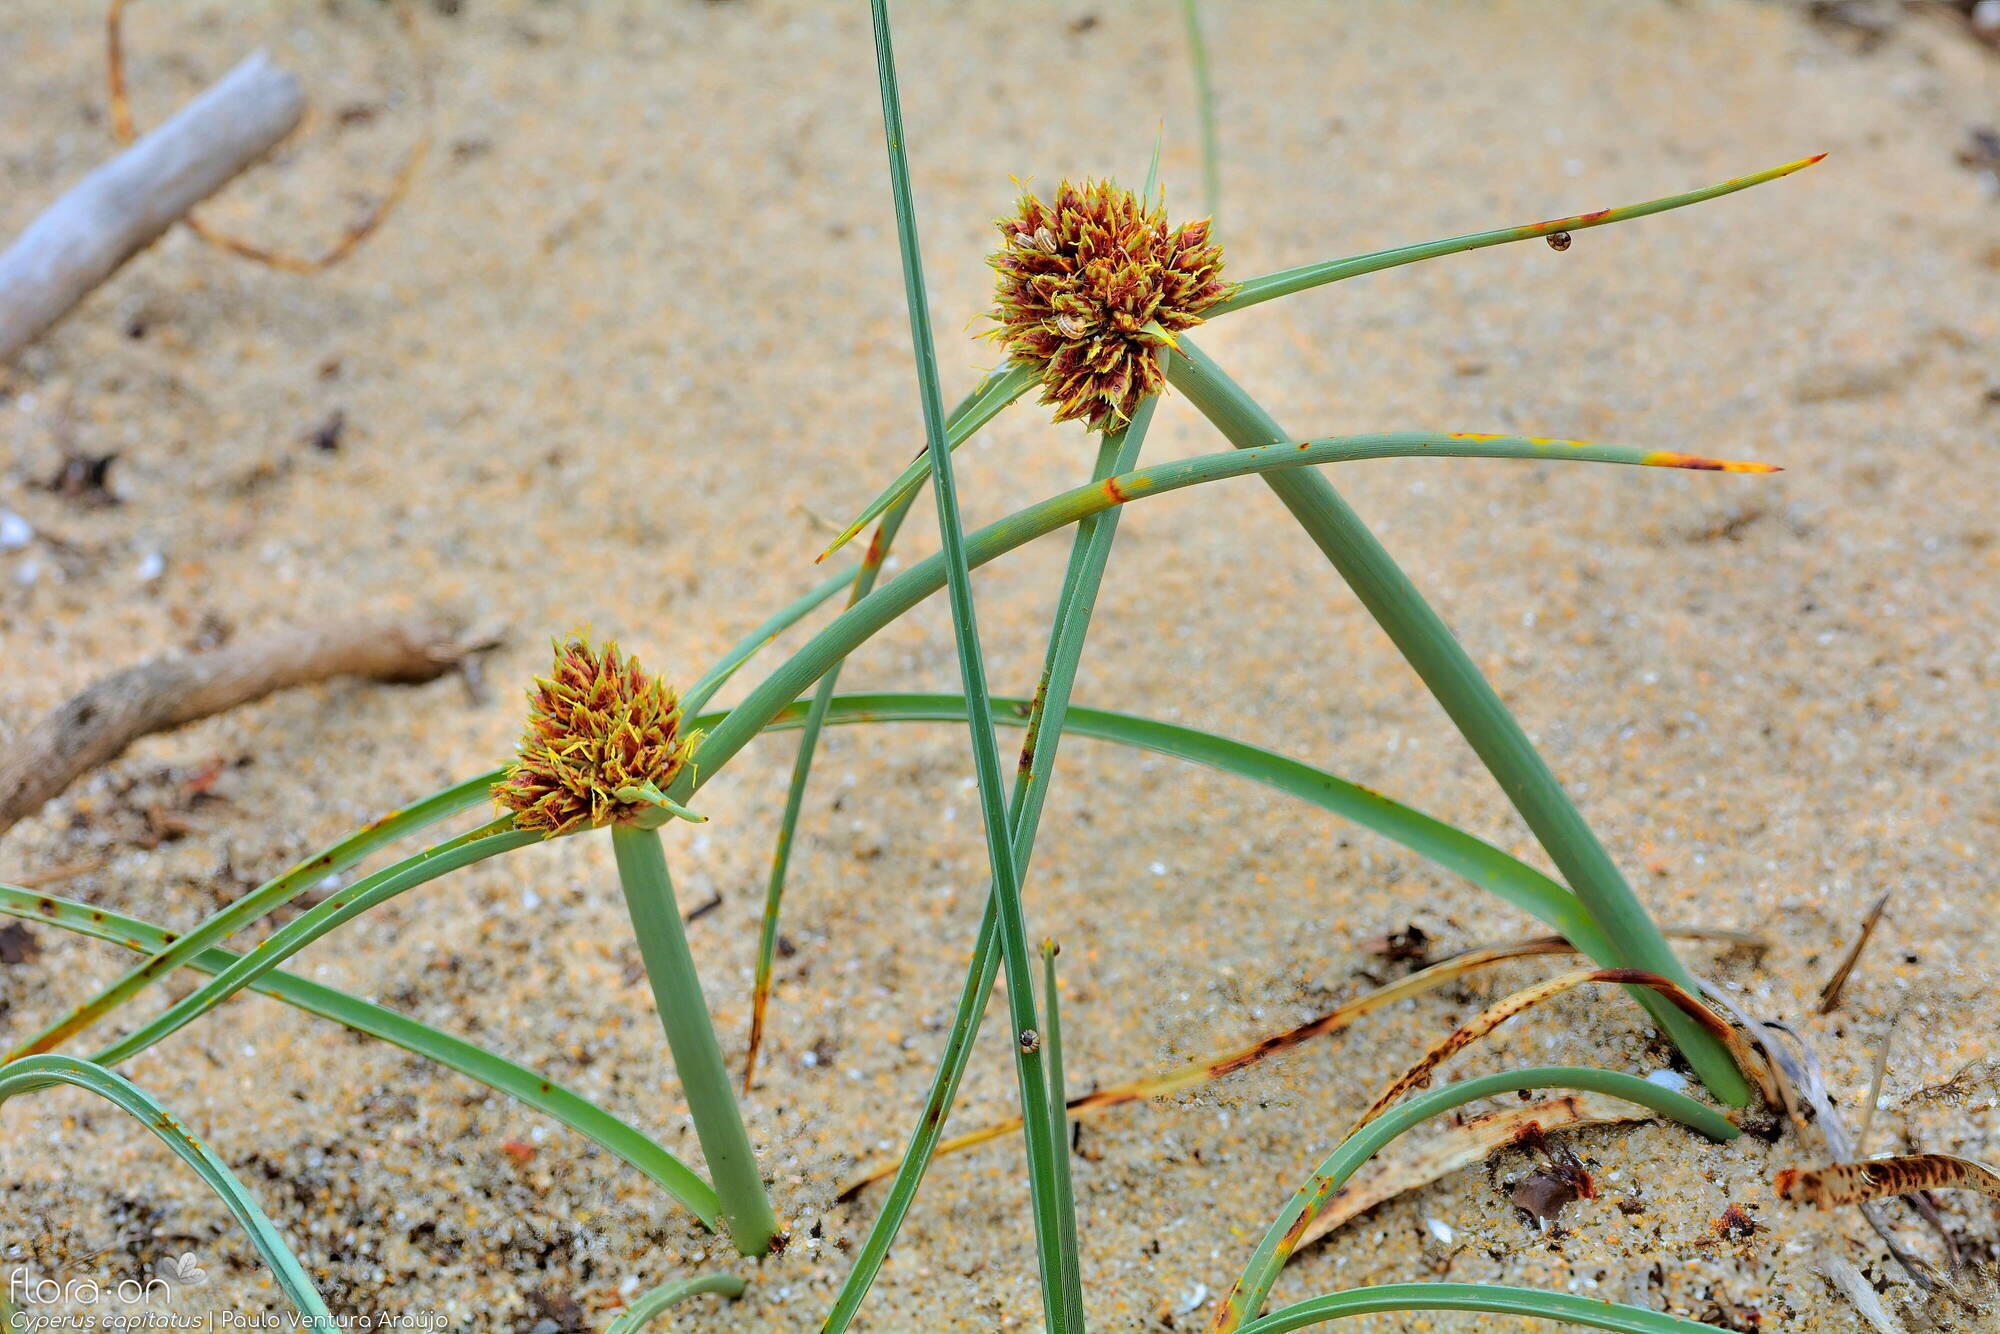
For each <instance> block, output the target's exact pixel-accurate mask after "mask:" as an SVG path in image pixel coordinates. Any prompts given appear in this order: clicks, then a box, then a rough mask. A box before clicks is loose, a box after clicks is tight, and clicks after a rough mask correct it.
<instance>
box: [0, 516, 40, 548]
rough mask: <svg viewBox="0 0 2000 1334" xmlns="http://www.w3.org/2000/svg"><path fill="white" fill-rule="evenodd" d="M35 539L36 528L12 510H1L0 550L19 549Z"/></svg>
mask: <svg viewBox="0 0 2000 1334" xmlns="http://www.w3.org/2000/svg"><path fill="white" fill-rule="evenodd" d="M34 540H35V530H34V529H33V528H31V527H29V526H28V521H27V520H26V519H24V518H22V517H21V516H20V515H18V514H16V513H14V511H12V510H0V551H19V550H20V549H21V548H22V547H25V546H26V545H28V543H30V542H32V541H34Z"/></svg>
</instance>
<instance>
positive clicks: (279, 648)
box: [0, 617, 471, 834]
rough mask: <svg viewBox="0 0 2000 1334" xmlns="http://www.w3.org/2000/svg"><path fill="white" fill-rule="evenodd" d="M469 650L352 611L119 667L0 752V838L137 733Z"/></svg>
mask: <svg viewBox="0 0 2000 1334" xmlns="http://www.w3.org/2000/svg"><path fill="white" fill-rule="evenodd" d="M469 651H471V650H470V649H469V648H468V647H467V646H465V645H463V644H462V643H461V642H460V641H459V640H457V639H456V638H455V637H454V636H453V635H452V634H451V632H450V631H449V630H448V629H447V628H446V627H445V626H444V625H443V624H441V623H440V622H438V621H436V620H434V619H431V618H428V617H416V618H392V617H359V618H355V619H351V620H337V621H329V622H327V623H325V624H323V625H320V626H317V627H314V628H312V629H302V630H291V631H287V632H285V633H282V634H276V635H271V636H268V637H266V638H263V639H260V640H257V641H255V642H253V643H247V644H240V645H232V646H230V647H227V648H221V649H217V650H216V651H214V652H213V653H200V654H196V655H194V656H192V657H186V658H155V659H153V660H152V661H150V662H143V663H140V664H139V665H138V666H136V667H128V668H126V669H125V670H124V671H122V672H117V673H115V674H113V675H111V676H107V677H105V678H104V679H103V680H101V681H99V682H97V683H96V684H94V685H92V686H89V687H88V688H86V689H85V690H84V691H83V692H82V693H81V694H79V695H76V696H75V697H73V698H72V699H70V700H69V701H68V702H67V703H65V704H63V705H62V706H61V707H59V708H57V709H56V710H55V711H54V712H53V713H50V714H49V715H48V716H46V717H45V718H43V719H42V720H41V721H40V722H38V723H36V724H35V725H34V726H33V727H32V728H30V729H29V730H28V731H27V732H26V733H24V734H23V735H22V736H21V738H20V739H19V740H18V741H16V742H15V743H14V745H13V747H12V748H11V749H9V750H8V751H7V752H6V753H5V754H0V834H4V833H6V831H7V830H9V829H11V828H12V827H13V826H14V825H15V824H16V823H17V822H19V821H20V820H22V819H25V818H26V817H27V816H29V815H32V814H33V813H34V812H35V811H37V810H39V809H40V808H41V806H42V803H43V802H46V801H48V800H49V799H50V798H51V797H54V796H55V795H56V794H58V793H59V792H61V791H62V790H63V789H64V788H66V787H68V786H69V785H70V783H71V782H73V781H75V779H76V778H77V777H78V776H79V775H81V774H84V773H86V772H88V771H89V770H91V769H94V768H96V767H97V766H98V765H101V764H106V763H108V762H110V761H111V760H113V759H116V758H117V757H118V755H119V754H120V753H122V752H123V751H124V749H125V748H126V747H127V746H129V745H131V744H132V743H133V742H134V741H136V740H138V739H139V738H140V737H142V736H147V735H149V734H151V733H153V732H166V731H171V730H172V729H173V728H176V727H181V726H184V725H185V724H187V723H191V722H195V721H196V720H198V719H202V718H207V717H209V716H211V715H212V714H217V713H221V712H223V711H225V710H228V709H232V708H235V707H236V706H237V705H239V704H248V703H250V702H251V701H253V700H258V699H262V698H263V697H264V696H266V695H268V694H271V693H272V692H273V691H278V690H284V689H287V688H289V687H291V686H299V685H309V684H311V683H312V682H315V681H324V680H327V679H328V678H330V677H335V676H364V677H368V678H371V679H373V680H377V681H397V682H407V683H414V682H420V681H430V680H434V679H436V678H437V677H439V676H442V675H444V674H445V673H446V672H448V671H451V670H452V669H453V668H455V667H456V666H458V665H459V663H460V662H461V660H463V658H464V657H465V655H466V653H468V652H469Z"/></svg>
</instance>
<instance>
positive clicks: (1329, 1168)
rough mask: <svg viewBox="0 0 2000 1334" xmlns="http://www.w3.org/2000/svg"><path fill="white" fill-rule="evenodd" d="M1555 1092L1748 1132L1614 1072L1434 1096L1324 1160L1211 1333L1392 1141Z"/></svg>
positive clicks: (1261, 1289) (1365, 1130) (1708, 1128)
mask: <svg viewBox="0 0 2000 1334" xmlns="http://www.w3.org/2000/svg"><path fill="white" fill-rule="evenodd" d="M1550 1088H1554V1089H1576V1090H1579V1091H1582V1092H1585V1093H1602V1094H1604V1095H1606V1096H1608V1097H1613V1098H1622V1099H1624V1100H1625V1101H1626V1102H1631V1103H1637V1104H1638V1105H1639V1106H1641V1107H1650V1108H1651V1109H1652V1110H1654V1111H1656V1112H1658V1113H1660V1114H1661V1115H1662V1116H1670V1117H1672V1118H1673V1119H1674V1120H1676V1121H1679V1122H1681V1123H1682V1124H1684V1125H1687V1126H1690V1127H1692V1128H1693V1129H1695V1130H1698V1131H1700V1132H1701V1133H1702V1134H1704V1135H1706V1136H1708V1137H1709V1138H1710V1139H1714V1140H1732V1139H1735V1138H1736V1137H1737V1136H1738V1135H1740V1134H1742V1133H1743V1132H1742V1131H1740V1130H1738V1129H1737V1128H1736V1127H1735V1126H1734V1125H1733V1124H1731V1123H1730V1121H1729V1119H1728V1118H1727V1117H1725V1116H1723V1115H1722V1114H1721V1113H1719V1112H1716V1111H1714V1110H1712V1109H1710V1108H1707V1107H1704V1106H1702V1105H1701V1104H1700V1103H1698V1102H1696V1101H1694V1100H1693V1099H1692V1098H1689V1097H1687V1096H1686V1095H1685V1094H1681V1093H1675V1092H1674V1091H1673V1090H1672V1089H1668V1088H1664V1087H1662V1086H1660V1085H1658V1084H1655V1083H1653V1082H1652V1081H1650V1080H1645V1079H1640V1078H1638V1077H1637V1076H1636V1075H1627V1074H1620V1073H1619V1072H1617V1071H1615V1070H1593V1069H1590V1068H1588V1067H1584V1066H1547V1067H1543V1068H1539V1069H1531V1070H1509V1071H1507V1072H1505V1073H1503V1074H1497V1075H1481V1076H1480V1077H1479V1078H1477V1079H1468V1080H1464V1081H1462V1082H1460V1083H1457V1084H1447V1085H1446V1086H1445V1087H1443V1088H1440V1089H1432V1090H1431V1091H1430V1092H1428V1093H1424V1094H1420V1095H1419V1096H1417V1097H1414V1098H1411V1099H1410V1100H1409V1101H1408V1102H1405V1103H1401V1104H1399V1105H1397V1106H1396V1107H1393V1108H1391V1109H1390V1110H1389V1111H1387V1112H1384V1113H1383V1114H1382V1116H1381V1117H1380V1118H1379V1119H1377V1120H1374V1121H1370V1122H1369V1123H1368V1124H1367V1125H1366V1126H1363V1127H1362V1128H1361V1129H1360V1130H1357V1131H1355V1132H1354V1133H1353V1134H1352V1135H1349V1136H1348V1137H1347V1138H1346V1139H1344V1140H1342V1141H1341V1142H1340V1145H1339V1147H1337V1148H1335V1149H1334V1151H1333V1152H1332V1153H1330V1154H1328V1155H1327V1158H1326V1161H1325V1162H1323V1163H1321V1164H1320V1165H1319V1168H1318V1170H1317V1171H1315V1172H1314V1173H1313V1174H1312V1175H1311V1176H1310V1177H1308V1178H1307V1179H1306V1181H1305V1184H1304V1185H1302V1186H1300V1187H1299V1188H1298V1190H1297V1192H1295V1193H1294V1194H1293V1196H1292V1198H1291V1200H1290V1201H1289V1202H1288V1203H1287V1204H1286V1205H1285V1207H1284V1209H1283V1210H1281V1211H1280V1212H1279V1214H1278V1216H1277V1217H1276V1218H1274V1219H1272V1220H1271V1226H1270V1228H1269V1229H1268V1230H1267V1231H1266V1232H1265V1233H1264V1239H1263V1241H1262V1242H1260V1243H1259V1244H1258V1246H1257V1250H1256V1252H1255V1253H1254V1254H1253V1255H1251V1257H1250V1263H1249V1264H1248V1265H1246V1266H1245V1267H1244V1270H1243V1276H1242V1277H1241V1278H1239V1279H1237V1280H1236V1286H1235V1287H1234V1288H1232V1289H1231V1290H1230V1293H1229V1298H1228V1300H1227V1301H1226V1302H1225V1303H1224V1304H1223V1307H1222V1309H1221V1310H1220V1311H1219V1312H1218V1313H1217V1316H1216V1319H1215V1321H1214V1323H1213V1324H1212V1325H1211V1326H1210V1329H1211V1331H1212V1334H1229V1331H1231V1330H1234V1329H1236V1328H1237V1327H1238V1326H1239V1325H1241V1324H1242V1323H1243V1322H1244V1321H1245V1320H1246V1319H1248V1318H1250V1317H1252V1316H1254V1315H1255V1314H1256V1313H1257V1309H1258V1308H1259V1307H1260V1306H1262V1305H1263V1304H1264V1298H1265V1296H1266V1294H1268V1293H1269V1292H1270V1291H1271V1284H1272V1283H1274V1282H1276V1281H1277V1278H1278V1271H1279V1270H1281V1269H1283V1268H1284V1267H1285V1261H1286V1260H1287V1259H1288V1258H1290V1256H1291V1253H1292V1248H1293V1247H1294V1246H1296V1245H1297V1244H1298V1238H1299V1237H1300V1236H1301V1235H1302V1234H1303V1233H1304V1231H1305V1229H1306V1227H1307V1225H1308V1224H1310V1223H1311V1222H1312V1220H1313V1219H1314V1218H1315V1217H1317V1216H1318V1214H1319V1212H1320V1210H1321V1209H1323V1208H1325V1206H1326V1203H1327V1201H1328V1200H1330V1199H1332V1198H1333V1195H1334V1192H1336V1191H1338V1190H1339V1189H1340V1188H1341V1187H1342V1186H1343V1185H1345V1184H1346V1183H1347V1179H1348V1178H1349V1177H1351V1176H1353V1175H1354V1173H1355V1172H1356V1170H1358V1169H1359V1168H1360V1167H1361V1165H1362V1164H1363V1163H1365V1162H1367V1161H1368V1160H1369V1159H1370V1158H1373V1157H1374V1156H1375V1155H1376V1154H1377V1153H1379V1152H1381V1150H1382V1149H1383V1148H1384V1147H1385V1146H1387V1145H1388V1144H1389V1142H1390V1141H1392V1140H1394V1139H1396V1138H1397V1137H1398V1136H1400V1135H1402V1134H1403V1133H1404V1132H1405V1131H1408V1130H1409V1129H1411V1128H1412V1127H1414V1126H1417V1125H1421V1124H1422V1123H1423V1122H1424V1121H1427V1120H1429V1119H1430V1118H1431V1117H1433V1116H1436V1115H1438V1114H1439V1113H1440V1112H1448V1111H1450V1110H1452V1109H1453V1108H1454V1107H1463V1106H1464V1105H1465V1104H1467V1103H1469V1102H1477V1101H1478V1100H1479V1099H1481V1098H1492V1097H1497V1096H1499V1095H1500V1094H1503V1093H1523V1092H1527V1091H1529V1090H1534V1089H1550Z"/></svg>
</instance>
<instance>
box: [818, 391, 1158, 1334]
mask: <svg viewBox="0 0 2000 1334" xmlns="http://www.w3.org/2000/svg"><path fill="white" fill-rule="evenodd" d="M1157 406H1158V400H1157V399H1156V398H1148V399H1146V400H1144V401H1143V402H1141V403H1140V405H1139V406H1138V408H1137V409H1136V410H1135V411H1134V412H1133V419H1132V423H1131V425H1130V426H1128V427H1127V429H1126V430H1124V431H1122V432H1118V433H1115V434H1113V435H1108V436H1106V437H1105V438H1104V439H1103V440H1102V441H1100V442H1099V445H1098V453H1097V464H1096V467H1095V469H1094V471H1093V473H1092V479H1091V480H1092V488H1093V489H1094V488H1096V487H1099V486H1101V484H1102V483H1103V482H1104V481H1105V479H1106V478H1107V477H1108V476H1109V475H1111V474H1114V473H1116V472H1117V471H1119V470H1120V469H1122V468H1129V467H1130V466H1131V464H1132V462H1133V461H1134V460H1135V459H1136V458H1137V457H1138V455H1139V451H1140V449H1141V448H1142V447H1143V445H1144V443H1145V436H1146V430H1147V427H1148V426H1149V425H1150V424H1151V422H1152V419H1153V411H1154V409H1155V408H1156V407H1157ZM1097 493H1098V494H1101V492H1097ZM1117 517H1118V511H1117V510H1116V509H1115V508H1114V509H1111V510H1109V511H1108V512H1103V513H1098V514H1093V515H1091V516H1089V517H1087V518H1085V519H1084V520H1083V521H1082V523H1081V524H1080V525H1079V526H1078V528H1077V533H1076V537H1075V539H1074V540H1073V542H1072V543H1071V546H1070V556H1069V565H1068V567H1067V568H1066V569H1065V571H1064V573H1063V586H1062V591H1061V593H1060V594H1058V596H1057V598H1056V614H1055V623H1054V625H1053V626H1051V628H1050V631H1049V644H1048V648H1047V650H1046V651H1045V653H1044V655H1043V663H1042V679H1041V685H1040V686H1039V687H1038V688H1037V690H1036V692H1035V699H1034V701H1033V703H1032V704H1030V705H1029V706H1028V708H1027V710H1026V721H1025V723H1024V725H1025V726H1026V728H1027V729H1028V735H1027V737H1026V739H1025V740H1024V741H1023V742H1022V746H1021V758H1020V761H1019V763H1018V764H1017V766H1016V779H1015V783H1014V790H1013V793H1012V794H1011V796H1010V799H1009V803H1008V810H1007V829H1008V833H1009V836H1010V838H1011V839H1012V842H1013V849H1014V861H1015V864H1016V865H1017V866H1019V867H1021V868H1022V872H1023V873H1024V874H1025V873H1026V869H1027V867H1028V865H1029V863H1030V861H1031V860H1032V858H1033V856H1034V851H1035V835H1036V833H1037V832H1038V830H1039V828H1040V825H1041V813H1042V806H1043V801H1044V799H1045V798H1046V795H1047V792H1048V786H1049V781H1050V778H1051V777H1052V776H1053V774H1054V770H1055V754H1056V750H1057V748H1058V746H1059V744H1060V742H1061V739H1062V736H1063V733H1064V731H1065V730H1066V728H1067V720H1068V717H1069V698H1070V689H1071V687H1072V685H1073V684H1074V683H1075V680H1076V667H1077V663H1078V662H1079V661H1080V660H1081V658H1082V655H1083V643H1084V637H1085V635H1086V634H1087V632H1088V630H1089V625H1090V616H1091V612H1092V610H1093V609H1094V608H1095V606H1096V602H1097V587H1098V584H1099V582H1100V581H1101V580H1102V578H1103V575H1104V568H1105V564H1106V562H1107V561H1108V560H1109V557H1110V548H1111V540H1112V538H1113V537H1114V536H1115V535H1116V533H1117V531H1118V525H1117ZM898 582H900V581H898ZM960 703H961V705H962V704H963V700H961V701H960ZM987 707H988V713H989V716H990V717H991V718H992V720H993V721H994V722H995V723H996V724H997V723H1002V722H1007V721H1015V720H1018V719H1019V718H1020V715H1019V714H1016V715H1015V716H1014V718H1013V719H1009V718H1006V717H1004V716H1003V713H1004V710H1003V709H1001V708H999V707H997V706H996V702H995V701H993V700H991V699H990V698H989V700H988V702H987ZM1051 717H1053V719H1054V721H1053V722H1049V719H1050V718H1051ZM1045 724H1046V725H1045ZM997 904H998V900H997V898H996V897H995V895H994V894H993V893H992V891H991V888H990V887H989V889H988V892H987V896H986V906H985V908H984V909H983V911H982V912H981V915H980V922H979V936H978V939H977V941H976V942H975V943H974V945H973V950H972V961H971V963H970V965H969V966H968V969H967V972H966V977H965V985H964V987H963V988H962V989H961V990H960V992H959V998H958V1009H957V1011H956V1012H955V1013H954V1015H953V1016H952V1024H951V1028H950V1031H949V1032H948V1034H947V1035H946V1038H945V1047H944V1051H943V1052H942V1053H941V1055H940V1056H939V1058H938V1066H937V1070H936V1072H935V1073H934V1074H933V1075H932V1076H931V1087H930V1091H929V1093H928V1094H927V1095H926V1096H925V1099H924V1108H923V1113H922V1115H921V1116H920V1117H919V1119H918V1122H917V1128H916V1130H915V1131H914V1132H913V1133H912V1134H911V1136H910V1142H909V1145H908V1147H907V1148H905V1150H904V1152H903V1160H902V1162H901V1163H900V1164H899V1165H898V1166H897V1168H896V1176H895V1179H894V1180H893V1181H891V1182H890V1185H889V1193H888V1196H887V1197H886V1198H885V1199H884V1201H883V1204H882V1212H881V1213H880V1214H878V1215H876V1219H875V1225H874V1226H873V1227H872V1228H870V1229H869V1232H868V1238H867V1240H866V1241H865V1242H863V1243H862V1247H861V1250H860V1252H859V1254H857V1255H856V1256H855V1258H854V1267H853V1269H851V1270H850V1271H848V1275H847V1278H846V1279H845V1280H844V1281H843V1282H842V1283H841V1287H840V1292H839V1294H838V1296H837V1297H836V1298H835V1300H834V1305H833V1309H832V1311H831V1312H829V1313H828V1315H827V1318H826V1323H825V1326H824V1330H825V1331H826V1334H840V1331H842V1330H845V1329H846V1328H847V1325H848V1322H849V1321H851V1320H852V1319H853V1318H854V1313H855V1311H857V1310H858V1309H859V1308H860V1305H861V1299H862V1298H863V1297H865V1296H866V1295H867V1293H868V1288H869V1285H870V1284H872V1283H873V1282H874V1281H875V1275H876V1274H877V1273H878V1272H879V1271H880V1270H881V1267H882V1262H883V1261H884V1260H885V1259H886V1258H887V1257H888V1254H889V1247H890V1246H891V1244H893V1243H894V1241H895V1239H896V1233H897V1232H898V1230H900V1229H901V1227H902V1224H903V1219H904V1217H905V1216H907V1214H908V1213H909V1209H910V1204H911V1202H912V1201H913V1200H914V1199H915V1198H916V1193H917V1187H918V1186H919V1185H920V1184H921V1183H922V1181H923V1176H924V1173H925V1171H926V1170H928V1169H929V1167H930V1164H931V1159H932V1157H933V1156H934V1155H935V1154H936V1151H937V1145H938V1140H939V1138H940V1137H941V1136H942V1135H943V1134H944V1125H945V1121H946V1119H947V1118H948V1117H949V1116H950V1115H951V1109H952V1106H953V1105H954V1104H955V1103H956V1102H957V1100H958V1089H959V1085H960V1084H961V1083H962V1082H963V1081H964V1079H965V1069H966V1065H967V1063H968V1062H969V1060H970V1059H971V1054H972V1043H973V1039H974V1038H976V1037H977V1036H978V1033H979V1025H980V1023H981V1022H982V1021H983V1020H984V1018H985V1016H986V1005H987V1001H988V999H989V998H990V997H991V995H992V992H993V981H994V978H995V977H996V976H997V975H998V972H999V962H1000V961H999V957H998V953H997V951H996V949H995V945H996V942H997V940H998V937H999V916H998V907H997ZM1029 1120H1030V1118H1029V1117H1028V1116H1026V1115H1025V1112H1024V1115H1023V1117H1022V1121H1023V1123H1024V1124H1025V1123H1027V1122H1028V1121H1029ZM1056 1141H1057V1145H1058V1149H1059V1151H1060V1152H1062V1153H1064V1154H1066V1153H1067V1152H1068V1147H1067V1144H1066V1141H1064V1139H1063V1137H1062V1136H1061V1134H1060V1133H1057V1135H1056ZM1080 1300H1081V1299H1080V1295H1079V1299H1078V1303H1079V1305H1080ZM1069 1305H1070V1303H1069V1300H1068V1299H1067V1297H1065V1298H1064V1306H1065V1311H1067V1310H1068V1308H1069Z"/></svg>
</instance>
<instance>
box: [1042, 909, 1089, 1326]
mask: <svg viewBox="0 0 2000 1334" xmlns="http://www.w3.org/2000/svg"><path fill="white" fill-rule="evenodd" d="M1059 950H1060V947H1059V946H1058V945H1057V944H1056V943H1055V941H1053V940H1045V941H1043V942H1042V994H1043V995H1045V996H1047V997H1048V1014H1049V1019H1048V1028H1047V1031H1046V1032H1045V1033H1044V1034H1043V1035H1042V1041H1043V1043H1044V1045H1046V1046H1047V1047H1048V1049H1049V1119H1050V1120H1051V1121H1053V1122H1054V1123H1055V1128H1056V1143H1057V1144H1059V1145H1060V1146H1061V1147H1062V1151H1061V1152H1060V1153H1058V1154H1057V1155H1056V1202H1057V1204H1058V1205H1059V1206H1060V1209H1059V1212H1058V1214H1057V1217H1058V1218H1059V1219H1061V1220H1062V1222H1063V1223H1064V1224H1065V1225H1066V1226H1065V1227H1064V1230H1063V1239H1062V1240H1063V1246H1062V1255H1063V1271H1062V1292H1063V1301H1064V1302H1065V1303H1067V1304H1068V1308H1069V1325H1070V1328H1071V1329H1082V1328H1083V1257H1082V1256H1081V1255H1079V1254H1078V1253H1077V1229H1076V1190H1075V1187H1074V1185H1073V1184H1072V1183H1071V1181H1070V1175H1069V1089H1068V1085H1067V1081H1066V1080H1065V1079H1064V1077H1063V1047H1062V1042H1063V1036H1062V999H1061V997H1059V996H1058V995H1057V994H1056V955H1057V953H1058V952H1059Z"/></svg>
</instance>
